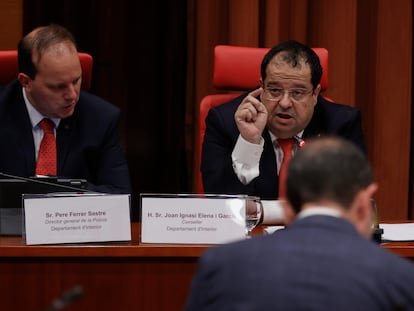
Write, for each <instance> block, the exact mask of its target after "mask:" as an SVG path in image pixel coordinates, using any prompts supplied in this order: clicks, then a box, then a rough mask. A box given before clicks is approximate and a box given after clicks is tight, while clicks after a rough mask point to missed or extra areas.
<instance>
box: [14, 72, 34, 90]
mask: <svg viewBox="0 0 414 311" xmlns="http://www.w3.org/2000/svg"><path fill="white" fill-rule="evenodd" d="M17 80H19V82H20V84H21V85H22V87H24V88H25V89H27V88H30V82H31V81H32V79H31V78H30V77H29V76H28V75H27V74H25V73H21V72H20V73H19V74H18V75H17Z"/></svg>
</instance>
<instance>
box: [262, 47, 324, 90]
mask: <svg viewBox="0 0 414 311" xmlns="http://www.w3.org/2000/svg"><path fill="white" fill-rule="evenodd" d="M280 53H283V60H284V61H285V62H286V63H288V64H290V65H291V66H292V67H293V68H294V67H296V66H297V65H298V64H299V63H300V61H301V60H304V61H305V63H307V64H309V66H310V69H311V83H312V86H313V89H314V90H315V88H316V87H317V86H318V84H319V83H320V82H321V78H322V66H321V62H320V60H319V56H318V55H317V54H316V53H315V51H314V50H312V49H311V48H310V47H308V46H306V45H304V44H302V43H300V42H298V41H294V40H289V41H285V42H283V43H280V44H278V45H276V46H274V47H272V48H271V49H270V50H269V51H268V52H267V53H266V55H265V56H264V58H263V60H262V64H261V68H260V71H261V75H262V79H263V81H264V80H265V79H266V68H267V66H268V65H269V63H270V61H271V60H272V58H273V57H274V56H275V55H277V54H280Z"/></svg>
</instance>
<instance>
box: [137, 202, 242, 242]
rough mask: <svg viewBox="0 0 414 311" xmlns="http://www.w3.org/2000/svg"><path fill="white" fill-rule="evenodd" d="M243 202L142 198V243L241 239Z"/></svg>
mask: <svg viewBox="0 0 414 311" xmlns="http://www.w3.org/2000/svg"><path fill="white" fill-rule="evenodd" d="M245 210H246V208H245V199H243V198H238V197H214V198H209V197H195V196H183V197H180V196H178V197H168V196H165V197H162V196H160V197H157V196H154V197H151V196H146V195H141V242H142V243H165V244H223V243H228V242H231V241H235V240H240V239H244V238H245V236H246V227H245V217H246V216H245Z"/></svg>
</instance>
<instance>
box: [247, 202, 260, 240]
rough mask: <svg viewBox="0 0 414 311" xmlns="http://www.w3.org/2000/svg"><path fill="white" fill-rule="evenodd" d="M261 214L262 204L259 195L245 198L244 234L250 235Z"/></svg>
mask: <svg viewBox="0 0 414 311" xmlns="http://www.w3.org/2000/svg"><path fill="white" fill-rule="evenodd" d="M262 215H263V205H262V202H261V201H260V198H259V197H253V196H249V197H247V198H246V235H247V236H248V237H251V235H252V231H253V229H254V228H255V227H256V226H257V225H258V224H259V222H260V220H261V219H262Z"/></svg>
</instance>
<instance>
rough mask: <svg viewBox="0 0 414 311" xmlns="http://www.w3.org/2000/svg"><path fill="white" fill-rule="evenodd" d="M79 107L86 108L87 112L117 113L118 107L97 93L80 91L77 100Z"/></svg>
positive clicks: (118, 111)
mask: <svg viewBox="0 0 414 311" xmlns="http://www.w3.org/2000/svg"><path fill="white" fill-rule="evenodd" d="M78 105H79V109H82V110H87V111H88V112H89V113H91V112H97V113H100V114H102V113H108V114H119V113H120V108H119V107H117V106H115V105H114V104H112V103H110V102H109V101H107V100H105V99H103V98H102V97H99V96H97V95H94V94H91V93H88V92H85V91H81V93H80V96H79V101H78Z"/></svg>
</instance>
